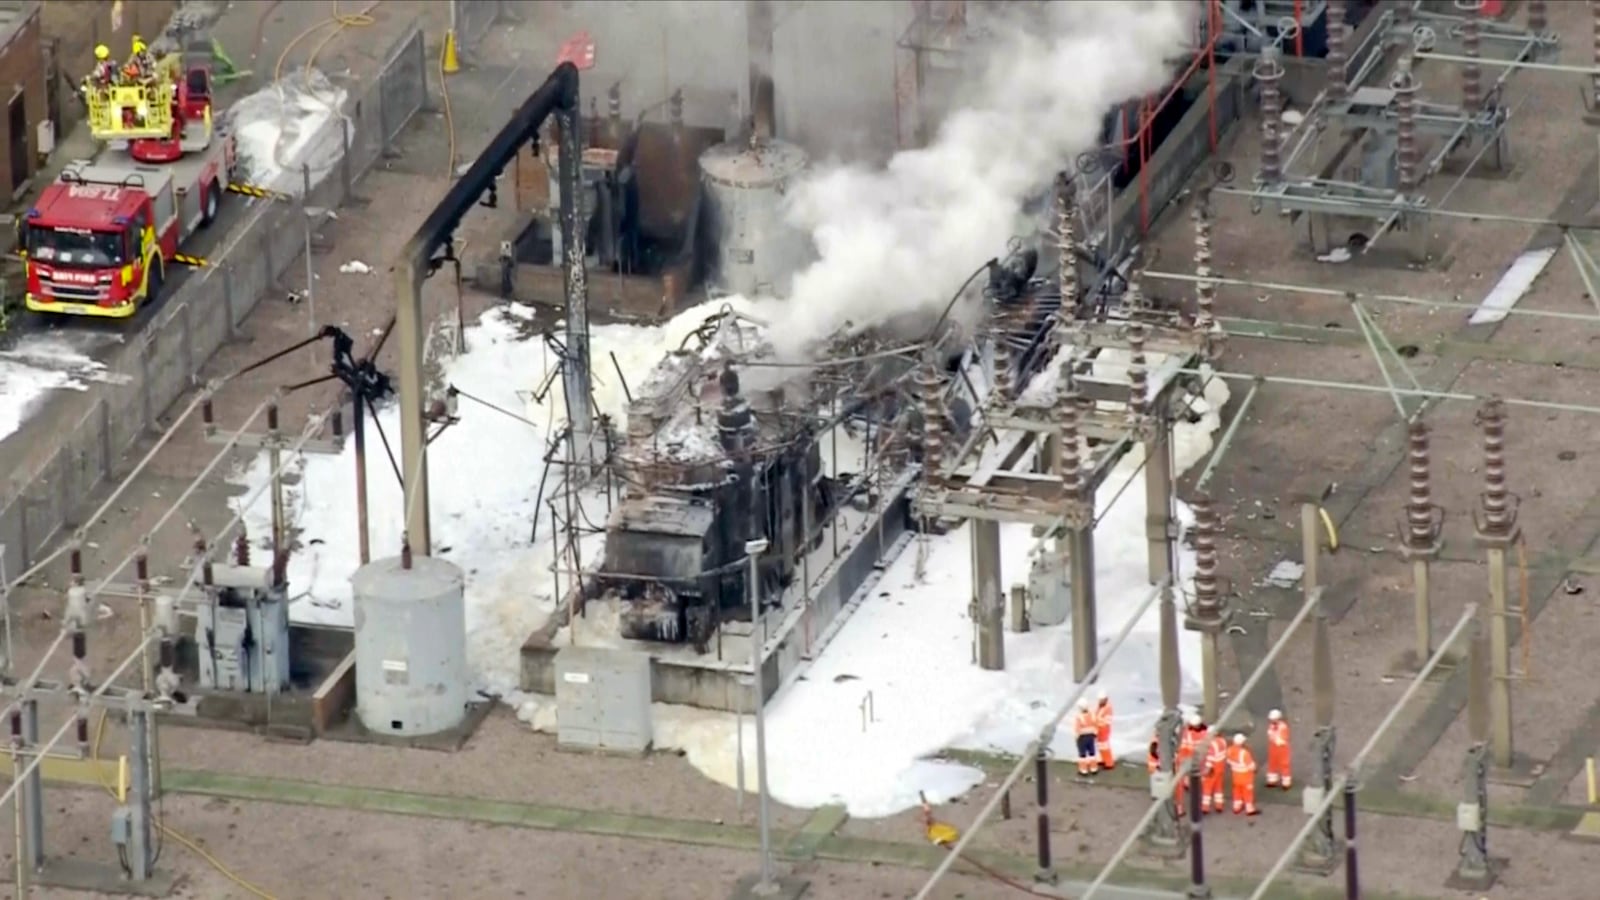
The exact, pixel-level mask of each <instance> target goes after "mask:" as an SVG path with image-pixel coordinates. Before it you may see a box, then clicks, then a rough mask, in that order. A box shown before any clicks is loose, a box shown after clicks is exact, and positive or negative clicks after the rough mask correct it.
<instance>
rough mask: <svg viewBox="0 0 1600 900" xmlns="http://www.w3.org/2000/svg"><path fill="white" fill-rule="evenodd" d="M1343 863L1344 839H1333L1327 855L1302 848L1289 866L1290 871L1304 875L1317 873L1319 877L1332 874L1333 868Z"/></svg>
mask: <svg viewBox="0 0 1600 900" xmlns="http://www.w3.org/2000/svg"><path fill="white" fill-rule="evenodd" d="M1343 864H1344V841H1342V840H1338V839H1335V840H1334V842H1333V852H1332V853H1330V854H1328V855H1327V856H1322V855H1320V854H1316V853H1311V852H1310V851H1307V850H1302V851H1301V852H1300V853H1299V854H1298V855H1297V856H1296V857H1295V860H1294V862H1292V863H1290V864H1289V868H1290V870H1292V871H1295V872H1299V873H1301V874H1304V875H1317V876H1320V877H1326V876H1328V875H1332V874H1333V872H1334V870H1336V869H1338V868H1339V866H1341V865H1343Z"/></svg>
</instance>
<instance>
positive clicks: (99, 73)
mask: <svg viewBox="0 0 1600 900" xmlns="http://www.w3.org/2000/svg"><path fill="white" fill-rule="evenodd" d="M90 76H91V78H92V79H93V81H94V83H95V84H96V85H98V86H100V87H106V86H108V85H110V84H111V82H112V81H113V80H115V78H116V76H117V64H116V63H114V62H112V61H111V48H110V47H107V46H106V45H105V44H99V45H97V46H96V47H95V48H94V70H93V71H92V72H91V73H90Z"/></svg>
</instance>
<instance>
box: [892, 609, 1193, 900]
mask: <svg viewBox="0 0 1600 900" xmlns="http://www.w3.org/2000/svg"><path fill="white" fill-rule="evenodd" d="M1169 586H1170V582H1162V583H1161V584H1158V585H1156V586H1155V589H1154V590H1152V591H1151V592H1150V593H1149V594H1148V595H1147V596H1146V597H1145V598H1144V600H1143V601H1142V602H1140V604H1139V605H1138V607H1137V608H1135V609H1134V611H1133V612H1132V613H1130V614H1129V615H1128V620H1127V621H1126V622H1125V623H1124V624H1123V626H1122V630H1121V631H1120V632H1118V633H1117V636H1116V637H1115V638H1112V640H1111V644H1110V645H1109V646H1108V647H1107V648H1106V652H1105V654H1104V655H1102V656H1101V657H1100V660H1099V662H1097V663H1095V666H1094V668H1093V669H1092V670H1090V672H1089V675H1088V677H1086V678H1084V679H1082V680H1081V681H1079V682H1078V684H1077V685H1076V686H1075V687H1074V688H1073V689H1072V693H1071V694H1069V695H1068V696H1067V698H1066V701H1065V702H1064V703H1062V704H1061V706H1060V707H1059V708H1058V709H1057V710H1056V714H1055V715H1054V716H1052V717H1051V719H1050V722H1049V724H1047V725H1046V726H1045V727H1044V728H1043V729H1041V730H1040V732H1039V736H1038V737H1035V738H1034V739H1033V741H1032V742H1031V743H1030V744H1029V745H1028V747H1027V748H1026V749H1025V750H1023V752H1022V755H1021V757H1020V758H1019V759H1018V761H1017V764H1016V765H1015V766H1012V768H1011V772H1010V773H1009V774H1007V775H1006V777H1005V778H1004V779H1002V780H1001V782H1000V787H999V788H997V789H996V790H995V792H994V795H993V796H991V797H990V798H989V800H988V802H987V803H985V804H984V805H983V808H982V809H979V810H978V814H977V816H975V817H974V818H973V820H972V824H971V825H969V826H967V830H966V832H965V833H963V834H962V835H961V839H960V840H958V841H956V845H955V846H954V847H952V848H950V852H949V853H947V854H945V858H944V859H942V860H940V861H939V866H938V868H936V869H934V870H933V874H932V875H929V876H928V880H927V882H926V883H924V884H923V885H922V889H921V890H919V891H917V895H916V897H915V898H914V900H927V898H928V896H929V894H930V893H931V892H932V891H933V887H934V885H936V884H938V883H939V880H940V879H941V878H943V877H944V876H945V875H948V874H949V873H950V869H951V868H952V867H954V866H955V864H956V860H957V859H960V858H961V853H962V851H964V850H966V849H967V845H969V844H971V843H972V836H973V835H975V834H977V833H978V829H979V828H981V827H983V823H984V822H986V821H988V820H989V817H990V816H992V815H994V811H995V809H996V808H998V807H999V806H1000V800H1001V798H1002V797H1004V796H1005V795H1006V792H1008V791H1010V790H1011V786H1012V785H1014V784H1016V783H1017V780H1018V779H1020V778H1021V777H1022V773H1023V772H1024V771H1026V770H1027V768H1028V764H1029V763H1030V762H1032V761H1033V759H1034V758H1035V757H1036V756H1037V755H1038V754H1039V753H1041V752H1044V751H1047V750H1048V749H1049V746H1050V740H1051V738H1053V737H1054V736H1055V732H1056V728H1057V727H1059V726H1060V725H1061V722H1062V720H1063V719H1065V718H1066V717H1067V713H1068V712H1070V711H1071V710H1072V709H1073V708H1074V707H1075V706H1076V705H1077V703H1078V699H1079V698H1081V697H1082V696H1083V694H1084V692H1085V691H1087V690H1088V689H1089V685H1091V684H1093V683H1094V681H1095V679H1097V678H1099V677H1100V670H1101V669H1103V668H1104V667H1105V665H1106V663H1107V662H1108V661H1110V659H1111V658H1112V657H1113V656H1115V655H1116V653H1117V650H1118V649H1119V648H1120V647H1121V646H1122V645H1123V643H1124V642H1125V641H1127V639H1128V635H1130V634H1132V633H1133V626H1134V625H1135V624H1136V623H1137V622H1138V621H1139V620H1140V619H1142V618H1143V617H1144V614H1145V611H1146V610H1148V609H1149V608H1150V604H1152V603H1154V602H1155V601H1156V598H1158V597H1160V596H1161V593H1162V591H1164V590H1166V589H1167V588H1168V587H1169Z"/></svg>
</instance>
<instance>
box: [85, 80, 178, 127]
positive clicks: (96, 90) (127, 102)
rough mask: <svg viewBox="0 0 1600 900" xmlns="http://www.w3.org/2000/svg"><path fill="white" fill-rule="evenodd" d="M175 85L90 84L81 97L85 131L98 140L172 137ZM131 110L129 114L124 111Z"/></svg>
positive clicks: (164, 82) (165, 82) (159, 83)
mask: <svg viewBox="0 0 1600 900" xmlns="http://www.w3.org/2000/svg"><path fill="white" fill-rule="evenodd" d="M176 93H177V86H176V85H174V84H173V83H172V82H170V81H161V82H156V83H153V84H123V85H111V86H109V87H100V86H93V85H91V86H90V87H89V88H88V90H87V91H86V95H85V99H86V100H87V102H88V107H89V132H90V134H92V135H94V137H95V139H96V140H101V141H134V140H143V139H147V138H166V137H171V136H172V104H173V100H174V98H175V96H176ZM130 111H131V113H132V115H129V114H128V113H129V112H130Z"/></svg>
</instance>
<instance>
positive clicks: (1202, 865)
mask: <svg viewBox="0 0 1600 900" xmlns="http://www.w3.org/2000/svg"><path fill="white" fill-rule="evenodd" d="M1202 787H1203V785H1202V783H1201V780H1200V773H1199V772H1198V771H1192V772H1190V773H1189V892H1188V895H1187V896H1188V897H1190V898H1193V900H1200V898H1203V897H1210V896H1211V888H1209V887H1207V886H1206V853H1205V842H1204V840H1203V839H1202V837H1201V835H1202V832H1203V831H1204V829H1203V828H1202V827H1201V815H1202V814H1201V810H1200V796H1201V788H1202ZM1089 893H1090V894H1092V893H1094V889H1093V888H1090V889H1089ZM1084 896H1085V897H1088V896H1089V894H1085V895H1084Z"/></svg>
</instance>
